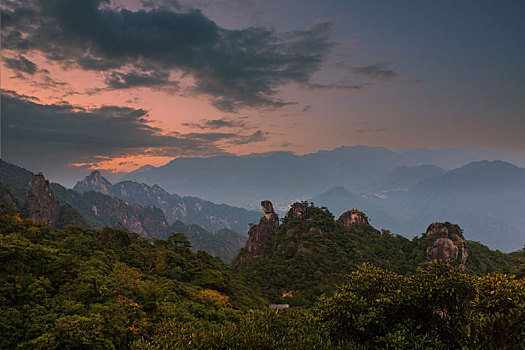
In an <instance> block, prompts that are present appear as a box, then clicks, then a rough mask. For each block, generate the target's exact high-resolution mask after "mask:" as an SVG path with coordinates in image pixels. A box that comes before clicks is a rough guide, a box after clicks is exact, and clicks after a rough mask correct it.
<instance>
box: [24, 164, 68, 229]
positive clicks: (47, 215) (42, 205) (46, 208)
mask: <svg viewBox="0 0 525 350" xmlns="http://www.w3.org/2000/svg"><path fill="white" fill-rule="evenodd" d="M26 206H27V212H28V214H29V217H30V218H31V220H33V222H34V223H35V224H37V225H39V224H42V225H47V226H50V227H57V226H58V222H59V220H60V204H59V203H58V201H57V200H56V199H55V196H54V195H53V191H52V190H51V186H50V185H49V181H47V180H46V179H45V178H44V175H42V174H41V173H39V174H36V175H34V176H33V178H32V179H31V188H30V190H29V194H28V195H27V204H26Z"/></svg>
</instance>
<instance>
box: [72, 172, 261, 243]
mask: <svg viewBox="0 0 525 350" xmlns="http://www.w3.org/2000/svg"><path fill="white" fill-rule="evenodd" d="M74 190H75V191H77V192H79V193H84V192H87V191H95V192H100V193H103V194H106V195H110V196H113V197H117V198H120V199H123V200H125V201H126V202H128V203H132V204H138V205H141V206H149V205H154V206H156V207H157V208H160V209H162V211H163V212H164V215H165V216H166V219H167V221H168V222H170V223H173V222H175V221H177V220H181V221H183V222H185V223H188V224H196V225H199V226H202V227H204V228H205V229H206V230H208V231H217V230H220V229H225V228H226V229H231V230H234V231H236V232H240V233H245V232H246V231H247V229H248V224H250V223H252V222H254V221H255V220H256V219H257V217H258V214H257V213H256V212H253V211H248V210H246V209H242V208H236V207H232V206H229V205H226V204H215V203H212V202H210V201H205V200H202V199H200V198H197V197H180V196H178V195H176V194H170V193H168V192H167V191H165V190H163V189H162V188H161V187H160V186H158V185H153V186H148V185H146V184H144V183H137V182H133V181H122V182H119V183H117V184H115V185H112V184H111V183H110V182H109V181H108V180H106V179H105V178H104V177H103V176H102V175H101V174H100V173H99V172H98V171H93V172H92V173H91V174H89V175H88V176H86V177H85V178H84V179H83V180H81V181H79V182H78V183H77V184H76V185H75V187H74Z"/></svg>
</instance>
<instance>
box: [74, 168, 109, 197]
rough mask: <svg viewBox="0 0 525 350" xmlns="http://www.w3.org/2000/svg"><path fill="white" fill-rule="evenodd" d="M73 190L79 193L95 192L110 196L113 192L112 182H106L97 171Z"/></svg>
mask: <svg viewBox="0 0 525 350" xmlns="http://www.w3.org/2000/svg"><path fill="white" fill-rule="evenodd" d="M73 190H75V191H77V192H79V193H84V192H89V191H95V192H99V193H102V194H110V193H111V191H112V185H111V182H109V181H108V180H106V178H105V177H104V176H102V175H101V174H100V172H99V171H98V170H95V171H92V172H91V174H89V175H88V176H86V177H85V178H84V179H83V180H81V181H79V182H77V184H76V185H75V187H73Z"/></svg>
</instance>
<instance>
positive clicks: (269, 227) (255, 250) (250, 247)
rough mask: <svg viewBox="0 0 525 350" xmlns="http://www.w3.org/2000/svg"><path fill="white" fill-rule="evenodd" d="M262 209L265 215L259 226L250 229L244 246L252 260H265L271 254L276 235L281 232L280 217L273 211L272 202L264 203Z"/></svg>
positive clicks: (266, 201)
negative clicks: (257, 258)
mask: <svg viewBox="0 0 525 350" xmlns="http://www.w3.org/2000/svg"><path fill="white" fill-rule="evenodd" d="M261 207H262V209H263V211H264V215H263V216H262V217H261V220H259V224H257V225H255V226H252V227H251V228H250V230H249V231H248V236H249V238H248V240H247V241H246V244H245V245H244V249H245V251H246V254H247V255H248V256H249V257H252V258H255V257H260V258H264V257H266V256H267V255H268V254H269V253H270V252H271V250H272V248H273V243H274V240H275V234H276V233H277V230H279V216H278V215H277V214H276V213H275V211H274V210H273V205H272V202H270V201H268V200H265V201H262V202H261Z"/></svg>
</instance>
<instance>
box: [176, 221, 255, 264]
mask: <svg viewBox="0 0 525 350" xmlns="http://www.w3.org/2000/svg"><path fill="white" fill-rule="evenodd" d="M170 231H172V232H182V233H184V234H185V235H186V237H187V238H188V240H189V241H190V243H191V246H192V250H193V251H197V250H202V251H205V252H207V253H209V254H210V255H212V256H217V257H219V258H221V259H222V260H223V261H225V262H228V263H229V262H231V261H232V260H233V258H234V257H235V256H236V255H237V253H238V252H239V249H241V248H242V247H243V246H244V243H245V242H246V239H247V237H246V236H245V235H240V234H238V233H237V232H235V231H232V230H229V229H222V230H218V231H215V232H211V233H210V232H208V231H206V230H205V229H203V228H202V227H200V226H198V225H186V224H185V223H183V222H182V221H178V220H177V221H175V222H174V223H173V224H172V225H170Z"/></svg>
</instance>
